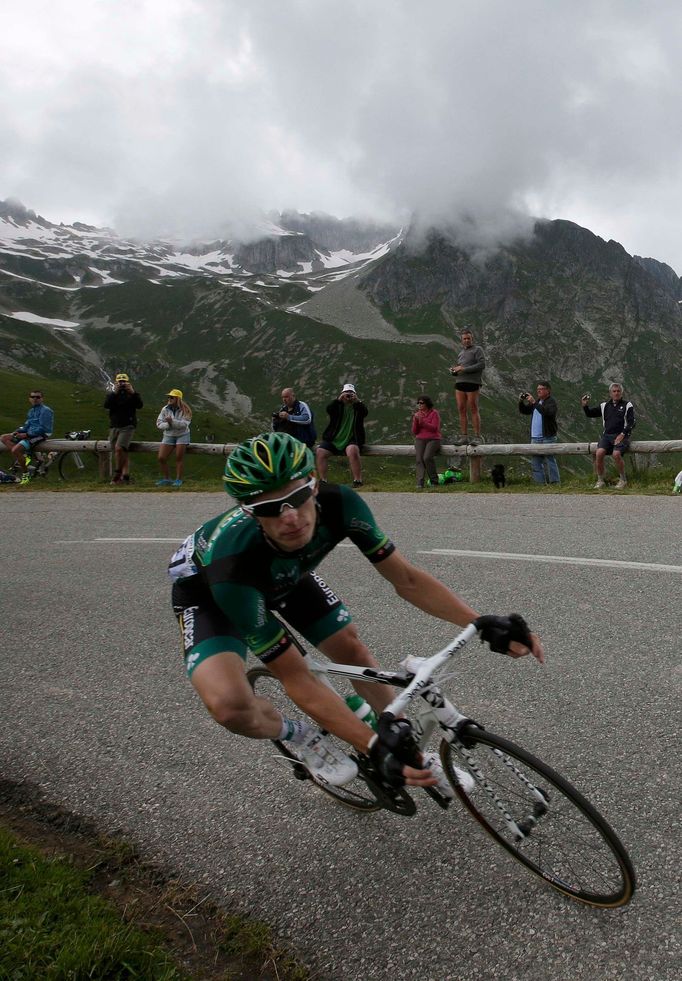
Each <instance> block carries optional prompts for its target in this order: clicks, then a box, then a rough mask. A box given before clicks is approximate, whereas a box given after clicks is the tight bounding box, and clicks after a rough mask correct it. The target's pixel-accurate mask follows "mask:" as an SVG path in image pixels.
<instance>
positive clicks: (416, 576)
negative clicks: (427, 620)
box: [375, 550, 545, 664]
mask: <svg viewBox="0 0 682 981" xmlns="http://www.w3.org/2000/svg"><path fill="white" fill-rule="evenodd" d="M375 568H376V569H377V572H380V573H381V575H382V576H383V577H384V579H386V580H388V582H390V583H391V585H392V586H393V588H394V589H395V591H396V593H397V594H398V596H400V597H401V598H402V599H404V600H407V602H408V603H411V604H412V606H416V607H417V609H419V610H423V611H424V612H425V613H430V614H431V616H434V617H438V618H439V619H440V620H447V621H448V622H449V623H455V624H457V625H458V626H459V627H466V626H467V625H468V624H469V623H471V622H472V621H474V620H476V619H477V617H478V615H479V614H478V613H476V611H475V610H473V609H472V608H471V607H470V606H469V605H468V604H467V603H465V602H464V600H462V599H460V597H459V596H457V594H456V593H453V592H452V590H451V589H448V587H447V586H445V585H444V584H443V583H442V582H439V581H438V580H437V579H434V577H433V576H432V575H430V574H429V573H428V572H425V571H424V569H420V568H419V567H418V566H415V565H412V563H411V562H408V560H407V559H406V558H405V557H404V556H403V555H401V554H400V552H398V551H397V550H396V551H395V552H393V553H392V554H391V555H389V556H388V558H386V559H384V560H383V561H382V562H378V563H377V564H376V567H375ZM531 637H532V640H533V646H532V647H531V648H528V647H526V646H524V645H523V644H517V643H513V644H512V645H511V646H510V648H509V656H510V657H525V655H526V654H532V655H533V657H534V658H536V659H537V660H538V661H539V662H540V663H541V664H542V663H543V662H544V659H545V658H544V650H543V647H542V644H541V642H540V638H539V637H538V636H537V635H536V634H531Z"/></svg>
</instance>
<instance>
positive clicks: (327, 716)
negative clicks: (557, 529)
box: [169, 433, 543, 789]
mask: <svg viewBox="0 0 682 981" xmlns="http://www.w3.org/2000/svg"><path fill="white" fill-rule="evenodd" d="M313 468H314V460H313V454H312V452H311V451H310V449H308V448H307V447H306V446H305V445H304V444H303V443H301V442H299V441H298V440H297V439H295V438H294V437H293V436H290V435H289V434H288V433H263V434H261V435H259V436H255V437H253V438H252V439H249V440H247V441H246V442H244V443H242V444H240V445H239V446H238V447H237V448H236V449H235V450H234V451H233V452H232V454H231V455H230V456H229V458H228V460H227V462H226V465H225V473H224V477H223V480H224V483H225V489H226V490H227V493H228V494H229V495H231V496H232V497H233V498H234V499H235V501H236V502H237V505H238V506H233V507H232V508H231V509H230V510H228V511H227V512H225V513H223V514H221V515H219V516H218V517H215V518H212V519H211V520H210V521H207V522H206V523H205V524H203V525H202V526H201V527H200V528H198V529H197V531H195V532H194V533H193V534H192V535H190V536H189V537H188V538H187V539H186V540H185V541H184V542H183V544H182V545H181V546H180V548H179V549H178V550H177V551H176V553H175V554H174V555H173V557H172V559H171V562H170V566H169V575H170V577H171V579H172V580H173V607H174V612H175V614H176V616H177V618H178V622H179V625H180V630H181V635H182V642H183V648H184V655H185V662H186V668H187V673H188V675H189V677H190V679H191V681H192V684H193V685H194V687H195V689H196V691H197V692H198V694H199V695H200V697H201V698H202V700H203V702H204V704H205V705H206V707H207V708H208V710H209V712H210V713H211V715H212V716H213V718H214V719H215V720H216V722H218V723H219V724H221V725H223V726H224V727H225V728H226V729H229V730H230V731H232V732H235V733H238V734H241V735H244V736H249V737H251V738H255V739H283V740H290V741H291V744H292V746H293V748H294V751H295V752H296V753H297V755H298V756H299V757H300V758H301V760H302V761H303V762H304V764H305V765H306V766H307V767H308V769H309V770H310V772H311V773H312V774H313V775H314V776H315V777H316V778H318V779H321V780H324V781H327V782H328V783H330V784H333V785H337V786H338V785H343V784H344V783H347V782H348V781H349V780H351V779H353V777H354V776H355V775H356V772H357V768H356V766H355V763H353V761H352V760H351V759H350V758H349V757H348V756H345V754H343V753H339V751H338V750H337V749H336V748H335V746H334V745H333V744H332V743H331V742H330V741H329V740H326V739H325V738H324V737H323V736H322V735H321V734H320V731H319V730H318V729H315V728H313V727H311V726H308V725H307V724H306V723H300V722H294V721H291V720H289V719H285V718H283V717H282V716H281V715H280V713H279V712H278V711H277V710H276V709H275V708H274V706H273V705H271V703H270V702H268V701H267V700H266V699H263V698H259V697H256V696H255V695H254V693H253V691H252V690H251V687H250V685H249V684H248V682H247V680H246V672H245V661H246V654H247V649H250V650H251V651H252V652H253V653H254V654H255V655H256V656H257V657H259V658H260V659H261V661H263V662H264V663H266V664H267V665H268V667H269V669H270V671H271V672H272V673H273V675H275V676H276V677H277V678H278V679H280V680H281V681H282V683H283V685H284V686H285V688H286V690H287V693H288V695H289V696H290V697H291V699H292V700H293V701H294V702H295V703H296V704H297V705H298V706H300V708H302V709H303V711H304V712H305V713H306V714H307V715H309V716H310V717H311V718H313V719H314V720H315V721H316V722H317V723H318V724H319V726H320V727H321V728H323V729H327V730H328V731H330V732H333V733H334V734H335V735H336V736H338V737H339V738H340V739H342V740H344V741H346V742H348V743H350V744H352V745H353V746H354V747H355V748H356V749H357V750H358V751H359V752H362V753H368V754H369V755H370V757H371V758H372V759H373V761H374V762H375V764H376V765H377V767H378V768H379V769H380V771H381V773H382V774H383V775H384V777H386V779H388V780H390V781H392V782H394V783H396V784H401V783H407V784H410V785H413V786H433V785H435V784H438V785H439V789H440V788H441V786H443V785H444V784H446V781H444V775H443V773H442V769H441V768H440V764H439V763H438V762H437V758H436V756H435V754H429V756H428V758H427V759H420V758H416V759H415V752H414V748H413V743H411V740H410V738H409V731H406V730H407V729H408V728H409V724H408V723H406V722H402V723H401V722H399V723H398V725H397V726H396V725H394V726H393V727H392V732H391V734H386V733H384V734H383V735H381V736H380V737H377V736H376V735H375V734H374V733H373V731H372V730H371V729H370V728H369V727H368V726H366V725H365V724H364V723H363V722H362V721H361V720H360V719H358V718H357V717H356V716H355V715H354V714H353V712H351V710H350V709H349V708H348V707H347V705H346V703H345V702H344V701H343V700H342V699H341V698H340V697H339V696H338V695H337V694H336V693H335V692H334V691H333V690H332V689H331V688H329V687H327V686H326V685H325V684H323V682H322V681H320V680H319V679H318V678H316V677H315V676H314V675H313V674H312V673H311V672H310V671H309V670H308V668H307V666H306V662H305V658H304V657H303V656H302V655H301V653H300V651H299V650H298V649H297V648H296V647H295V646H294V643H293V641H292V637H291V635H290V634H289V633H288V631H287V629H286V627H283V625H282V622H281V621H280V620H279V619H278V618H276V617H275V616H273V612H272V611H275V612H276V613H278V614H279V616H281V618H282V620H283V621H285V623H286V624H289V625H291V626H292V627H294V628H295V629H296V630H298V631H299V632H300V633H301V634H302V635H303V636H304V637H305V638H306V639H307V640H308V641H309V642H310V643H311V644H313V645H314V646H315V647H317V648H318V649H319V650H320V651H322V652H323V653H324V654H325V655H326V656H327V657H329V658H330V659H331V660H332V661H336V662H339V663H345V664H354V665H362V666H367V667H377V662H376V661H375V659H374V658H373V657H372V655H371V654H370V652H369V650H368V649H367V647H366V646H365V645H364V644H363V643H362V641H361V640H360V638H359V636H358V632H357V629H356V627H355V625H354V624H353V623H352V621H351V616H350V613H349V612H348V610H347V609H346V607H345V605H344V604H343V602H342V601H341V600H340V599H339V598H338V597H337V596H336V594H335V593H334V592H333V590H332V589H331V588H330V587H329V586H327V584H326V583H325V582H324V581H323V580H322V579H321V578H320V576H318V575H317V573H316V572H315V568H316V567H317V566H318V565H319V563H320V562H321V561H322V559H323V558H324V557H325V556H326V555H327V554H328V553H329V552H331V551H332V549H333V548H334V547H335V546H336V545H337V544H338V543H339V542H340V541H342V540H343V539H344V538H346V537H348V538H350V539H351V541H352V542H353V543H354V544H355V545H356V546H357V547H358V548H359V549H360V551H361V552H362V553H363V554H364V555H365V556H366V558H368V559H369V561H370V562H371V563H372V564H373V565H374V566H375V568H376V570H377V572H379V573H380V574H381V575H382V576H383V577H384V578H385V579H387V580H388V581H389V582H390V583H391V584H392V586H393V587H394V589H395V590H396V592H397V593H398V595H399V596H401V597H402V598H403V599H405V600H407V601H408V602H409V603H411V604H412V605H413V606H416V607H418V608H419V609H421V610H424V611H425V612H426V613H430V614H432V615H433V616H436V617H439V618H441V619H443V620H447V621H449V622H451V623H455V624H458V625H459V626H465V625H466V624H468V623H470V622H471V621H473V620H475V619H476V616H477V614H476V613H475V611H474V610H473V609H472V608H471V607H470V606H468V605H467V604H466V603H465V602H464V601H463V600H461V599H460V598H459V597H458V596H456V595H455V594H454V593H453V592H451V591H450V590H449V589H448V588H447V587H446V586H444V585H443V584H442V583H440V582H438V580H436V579H434V578H433V577H432V576H430V575H429V574H428V573H427V572H425V571H423V570H422V569H419V568H417V567H415V566H413V565H412V564H411V563H410V562H408V561H407V559H405V558H404V557H403V556H402V555H401V554H400V553H399V552H398V551H397V549H396V548H395V546H394V544H393V543H392V542H391V541H390V540H389V538H388V537H387V536H386V535H384V534H383V532H382V531H380V529H379V528H378V527H377V525H376V522H375V520H374V517H373V515H372V512H371V511H370V509H369V508H368V506H367V505H366V504H365V502H364V501H363V499H362V498H361V497H360V496H359V495H358V494H356V493H355V492H354V491H353V490H351V489H350V488H348V487H342V486H337V485H331V484H320V485H319V486H318V484H317V482H316V479H315V476H314V474H313ZM500 623H501V624H503V627H502V629H501V633H500V634H499V636H498V635H496V636H495V638H494V640H495V644H496V648H495V649H500V648H502V649H504V650H505V651H507V652H508V653H510V654H511V655H512V656H514V657H520V656H523V655H525V654H529V653H532V654H533V656H534V657H536V658H537V659H538V660H539V661H542V660H543V652H542V645H541V644H540V641H539V639H538V638H537V637H536V636H535V635H530V634H529V633H528V631H527V630H525V631H523V632H522V634H521V635H519V634H518V633H517V634H514V631H513V629H512V631H511V633H510V632H509V629H510V628H511V624H510V621H508V620H505V621H502V620H501V621H500ZM505 631H506V633H505ZM487 639H490V642H491V645H492V643H493V639H492V638H487ZM356 687H357V690H358V693H359V694H360V695H362V696H363V697H364V698H365V699H366V700H367V701H368V702H369V703H370V704H371V705H372V707H373V708H374V709H375V711H376V712H377V713H381V712H382V711H383V709H384V708H385V707H386V706H387V705H388V704H389V702H390V701H391V699H392V697H393V696H392V693H391V690H390V688H388V687H386V686H383V685H372V684H371V683H363V682H358V683H357V685H356ZM380 731H381V727H380ZM408 763H412V764H413V765H407V764H408ZM425 765H426V766H428V768H426V766H425ZM443 789H445V786H443Z"/></svg>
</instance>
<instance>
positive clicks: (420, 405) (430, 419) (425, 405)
mask: <svg viewBox="0 0 682 981" xmlns="http://www.w3.org/2000/svg"><path fill="white" fill-rule="evenodd" d="M412 434H413V435H414V453H415V458H416V461H417V488H418V489H419V488H420V487H423V486H424V475H425V473H426V474H428V477H429V480H430V482H431V484H432V485H434V486H435V485H436V484H437V483H438V473H437V471H436V464H435V463H434V462H433V458H434V456H435V455H436V453H439V452H440V441H441V432H440V414H439V413H438V412H437V411H436V409H434V407H433V402H432V401H431V399H430V398H429V396H428V395H420V396H419V398H418V399H417V411H416V412H415V414H414V415H413V416H412Z"/></svg>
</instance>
